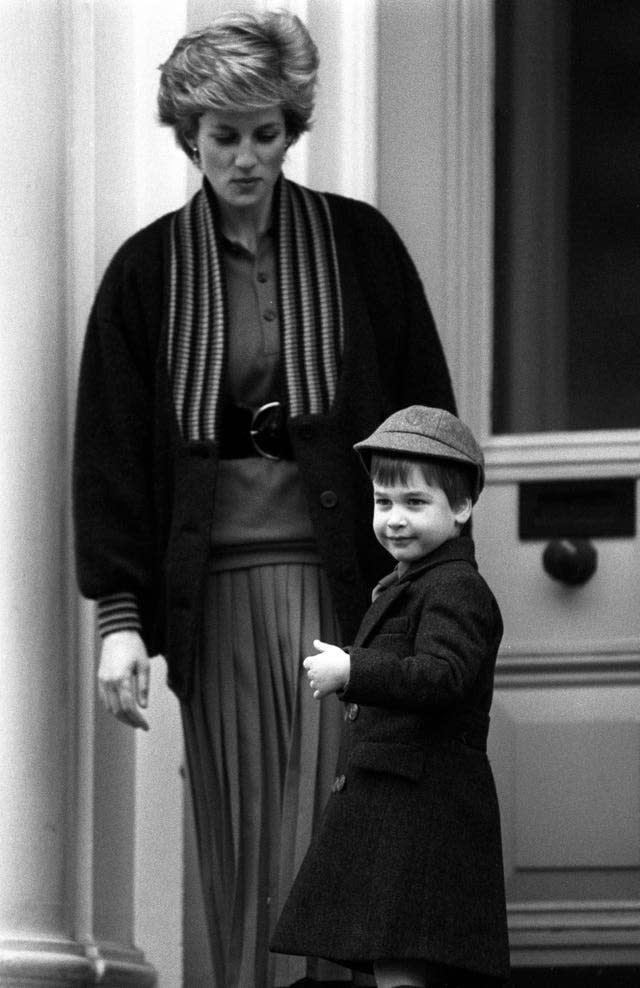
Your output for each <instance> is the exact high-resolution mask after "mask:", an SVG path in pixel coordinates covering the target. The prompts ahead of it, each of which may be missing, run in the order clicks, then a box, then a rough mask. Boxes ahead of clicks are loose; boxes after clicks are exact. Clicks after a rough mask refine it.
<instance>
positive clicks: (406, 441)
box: [354, 405, 484, 502]
mask: <svg viewBox="0 0 640 988" xmlns="http://www.w3.org/2000/svg"><path fill="white" fill-rule="evenodd" d="M354 449H356V450H357V451H358V453H360V456H361V457H362V459H363V462H364V464H365V466H366V467H367V468H368V467H369V464H370V462H371V454H372V453H387V454H389V453H395V454H398V455H399V456H403V455H406V456H409V457H411V456H417V457H423V456H424V457H436V458H437V459H443V460H458V461H460V462H462V463H467V464H469V466H472V467H475V470H476V485H475V491H474V496H473V500H474V502H475V501H476V500H477V499H478V495H479V494H480V491H481V490H482V488H483V487H484V456H483V454H482V450H481V449H480V446H479V445H478V443H477V442H476V440H475V438H474V436H473V433H472V432H471V430H470V429H469V427H468V426H466V425H465V424H464V422H462V421H461V419H459V418H457V417H456V416H455V415H452V414H451V412H447V411H445V410H444V409H443V408H427V407H426V406H425V405H411V406H410V407H409V408H403V409H401V411H399V412H394V413H393V415H390V416H389V418H388V419H385V421H384V422H383V423H382V424H381V425H379V426H378V428H377V429H376V430H375V432H373V433H372V434H371V435H370V436H369V437H368V439H363V440H362V442H359V443H356V444H355V446H354Z"/></svg>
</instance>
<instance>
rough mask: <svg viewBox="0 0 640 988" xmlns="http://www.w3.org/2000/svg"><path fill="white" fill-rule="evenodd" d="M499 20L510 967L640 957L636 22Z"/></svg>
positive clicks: (591, 17)
mask: <svg viewBox="0 0 640 988" xmlns="http://www.w3.org/2000/svg"><path fill="white" fill-rule="evenodd" d="M493 17H494V32H495V33H494V41H495V45H494V56H495V75H494V80H495V88H494V109H495V114H494V117H493V120H494V122H495V134H494V145H493V146H494V152H495V153H494V188H493V199H494V215H493V220H494V222H493V236H492V242H493V251H492V257H493V273H494V275H493V284H492V289H491V294H492V299H493V305H492V311H493V318H492V320H491V322H492V332H491V340H490V346H489V348H488V351H490V353H491V356H490V357H489V358H487V359H486V360H484V361H483V359H482V356H481V355H480V354H479V355H478V362H479V364H480V365H481V367H482V368H483V369H482V370H481V372H480V374H481V379H480V384H481V387H482V389H483V393H484V395H485V399H486V400H485V401H484V411H483V418H484V425H485V428H486V442H485V450H486V456H487V467H488V469H487V476H488V484H487V488H486V492H485V494H484V495H483V497H482V498H481V499H480V502H479V504H478V507H477V511H476V514H475V521H474V525H475V529H474V531H475V537H476V541H477V545H478V553H479V559H480V566H481V570H482V571H483V573H484V574H485V576H486V578H487V580H488V582H489V583H490V585H491V586H492V588H493V589H494V592H495V594H496V596H497V598H498V600H499V602H500V604H501V607H502V610H503V615H504V619H505V637H504V642H503V646H502V649H501V654H500V657H499V664H498V670H497V678H496V694H495V701H494V708H493V715H492V734H491V746H490V755H491V759H492V764H493V767H494V771H495V774H496V779H497V784H498V789H499V795H500V800H501V806H502V814H503V831H504V852H505V867H506V881H507V895H508V903H509V921H510V933H511V946H512V952H513V962H514V964H515V965H533V966H545V965H556V964H560V965H562V964H567V965H580V964H589V965H614V964H619V965H624V964H639V963H640V541H639V539H638V507H637V501H638V498H637V478H638V475H639V473H640V277H639V267H640V250H639V248H640V177H639V175H640V169H639V168H638V163H639V162H640V99H639V95H638V92H639V90H638V69H639V68H640V16H639V8H638V5H637V4H636V3H635V2H633V0H628V2H627V0H613V2H611V0H561V2H558V0H536V2H535V3H531V2H530V0H497V2H496V3H495V4H494V5H493ZM481 345H482V344H481V343H476V342H474V341H473V340H470V346H471V347H472V349H473V348H474V347H479V346H481ZM599 983H600V982H599Z"/></svg>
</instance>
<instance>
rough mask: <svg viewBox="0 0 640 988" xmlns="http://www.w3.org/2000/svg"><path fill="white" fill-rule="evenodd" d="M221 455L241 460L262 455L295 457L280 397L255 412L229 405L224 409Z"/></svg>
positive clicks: (276, 458)
mask: <svg viewBox="0 0 640 988" xmlns="http://www.w3.org/2000/svg"><path fill="white" fill-rule="evenodd" d="M220 434H221V440H220V459H222V460H241V459H245V458H246V457H249V456H262V457H264V458H265V459H267V460H292V459H293V449H292V446H291V440H290V439H289V433H288V431H287V413H286V409H285V408H284V406H283V405H281V404H280V402H279V401H269V402H267V404H266V405H261V406H260V408H258V409H257V410H256V411H255V412H254V411H252V410H251V409H250V408H242V407H240V406H239V405H229V406H227V408H225V409H224V411H223V413H222V428H221V432H220Z"/></svg>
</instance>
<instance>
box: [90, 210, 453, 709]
mask: <svg viewBox="0 0 640 988" xmlns="http://www.w3.org/2000/svg"><path fill="white" fill-rule="evenodd" d="M327 200H328V203H329V207H330V210H331V216H332V220H333V225H334V235H335V240H336V250H337V254H338V265H339V269H340V282H341V291H342V301H343V308H344V323H345V343H344V353H343V362H342V369H341V375H340V382H339V385H338V391H337V395H336V400H335V402H334V405H333V407H332V409H331V410H330V412H329V413H328V414H326V415H305V416H299V417H296V418H294V419H291V420H290V423H289V428H290V434H291V440H292V443H293V447H294V452H295V456H296V459H297V461H298V464H299V468H300V473H301V477H302V481H303V485H304V488H305V492H306V495H307V497H308V500H309V507H310V511H311V516H312V520H313V523H314V527H315V531H316V536H317V541H318V551H319V553H320V557H321V559H322V561H323V563H324V566H325V568H326V571H327V574H328V578H329V581H330V586H331V590H332V597H333V601H334V605H335V608H336V611H337V614H338V618H339V620H340V623H341V627H342V631H343V635H344V639H345V640H350V639H351V637H352V636H353V634H354V633H355V631H356V629H357V627H358V624H359V622H360V619H361V617H362V615H363V614H364V611H365V610H366V607H367V606H368V602H369V595H370V591H371V587H372V586H373V585H374V584H375V583H376V582H377V580H378V579H379V578H380V576H381V575H382V574H383V573H384V572H385V571H386V570H387V569H388V559H387V557H386V554H385V553H384V551H383V550H382V549H381V548H380V546H379V545H378V543H377V542H376V541H375V538H374V536H373V533H372V530H371V494H370V489H369V486H370V485H369V481H368V478H367V476H366V474H365V472H364V470H363V469H362V466H361V464H360V462H359V459H358V457H357V455H356V454H355V453H354V451H353V444H354V443H355V442H357V441H358V440H361V439H363V438H364V437H365V436H367V435H369V434H370V433H371V432H372V431H373V429H374V428H375V427H376V426H377V425H378V424H379V423H380V422H381V421H382V419H383V418H385V417H386V416H388V415H389V414H390V413H391V412H392V411H394V410H396V409H398V408H402V407H404V406H407V405H411V404H425V405H433V406H439V407H443V408H447V409H449V410H450V411H455V406H454V399H453V393H452V388H451V382H450V378H449V374H448V371H447V367H446V362H445V359H444V355H443V352H442V347H441V344H440V340H439V338H438V335H437V332H436V329H435V325H434V322H433V318H432V315H431V312H430V310H429V307H428V304H427V301H426V298H425V295H424V291H423V288H422V285H421V282H420V279H419V277H418V274H417V272H416V270H415V267H414V265H413V263H412V261H411V259H410V258H409V255H408V253H407V251H406V249H405V247H404V245H403V244H402V242H401V240H400V238H399V237H398V235H397V234H396V232H395V231H394V229H393V228H392V227H391V225H390V224H389V223H388V222H387V220H385V219H384V217H383V216H381V214H380V213H379V212H378V211H377V210H376V209H374V208H373V207H371V206H368V205H366V204H364V203H361V202H357V201H355V200H351V199H346V198H344V197H341V196H336V195H330V194H328V195H327ZM172 216H173V214H167V215H166V216H163V217H161V218H160V219H158V220H156V221H155V222H154V223H152V224H150V225H149V226H147V227H146V228H145V229H143V230H141V231H140V232H138V233H137V234H135V235H134V236H133V237H131V238H130V239H129V240H128V241H126V243H125V244H124V245H123V246H122V247H121V248H120V250H119V251H118V252H117V253H116V255H115V257H114V258H113V260H112V262H111V264H110V265H109V267H108V269H107V271H106V274H105V276H104V278H103V281H102V284H101V286H100V288H99V291H98V294H97V297H96V300H95V303H94V306H93V309H92V312H91V316H90V319H89V325H88V329H87V335H86V339H85V343H84V349H83V354H82V363H81V370H80V384H79V392H78V405H77V417H76V433H75V450H74V468H73V499H74V523H75V539H76V543H75V544H76V558H77V572H78V582H79V586H80V590H81V592H82V593H83V594H84V595H85V596H86V597H89V598H98V597H103V596H108V595H110V594H116V593H122V592H127V593H131V594H133V595H134V596H135V597H136V599H137V601H138V604H139V608H140V614H141V619H142V634H143V638H144V640H145V644H146V646H147V648H148V649H149V651H150V653H151V654H154V653H157V652H161V653H163V654H164V655H165V657H166V659H167V663H168V670H169V685H170V686H171V687H172V689H174V690H175V692H176V693H177V694H178V695H179V696H181V697H185V696H186V695H187V694H188V692H189V690H190V686H191V670H192V663H193V656H194V650H195V644H196V640H197V633H198V626H199V618H200V610H201V608H200V602H201V593H202V587H203V581H204V575H205V571H206V563H207V557H208V555H209V553H210V551H211V549H210V545H209V531H210V526H211V512H212V507H213V500H214V498H213V494H214V489H215V479H216V467H217V461H218V450H217V447H216V445H215V444H213V443H206V442H190V443H184V442H183V441H182V440H181V438H180V436H179V433H178V428H177V423H176V420H175V414H174V409H173V404H172V398H171V391H170V386H169V381H168V376H167V367H166V318H165V313H166V306H167V296H168V272H169V249H170V230H171V222H172Z"/></svg>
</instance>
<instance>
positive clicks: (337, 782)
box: [331, 775, 347, 792]
mask: <svg viewBox="0 0 640 988" xmlns="http://www.w3.org/2000/svg"><path fill="white" fill-rule="evenodd" d="M346 781H347V780H346V779H345V777H344V775H336V777H335V779H334V780H333V785H332V786H331V792H342V790H343V789H344V784H345V782H346Z"/></svg>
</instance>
